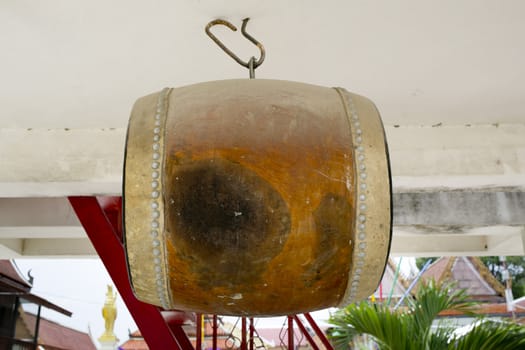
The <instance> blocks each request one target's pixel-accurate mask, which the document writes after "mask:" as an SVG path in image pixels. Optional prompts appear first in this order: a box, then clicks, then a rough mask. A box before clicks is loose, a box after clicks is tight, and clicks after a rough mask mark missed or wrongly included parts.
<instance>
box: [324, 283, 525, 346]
mask: <svg viewBox="0 0 525 350" xmlns="http://www.w3.org/2000/svg"><path fill="white" fill-rule="evenodd" d="M476 305H477V304H476V303H472V302H468V301H467V295H466V293H465V290H462V289H454V288H453V286H452V285H450V284H447V285H438V284H436V283H435V282H434V281H430V282H429V283H427V284H422V285H421V286H420V288H419V290H418V292H417V295H416V298H415V300H410V301H409V306H408V310H404V311H403V312H401V311H396V310H391V309H390V308H389V307H388V306H386V305H383V304H376V303H372V304H371V303H368V302H361V303H359V304H351V305H349V306H348V307H346V308H344V309H341V310H339V311H338V312H336V313H335V314H334V315H332V316H331V318H330V323H331V324H333V325H334V327H333V328H332V329H331V331H330V333H329V337H330V338H331V340H332V342H333V343H334V346H335V347H336V349H341V350H342V349H349V348H362V345H361V346H360V345H359V342H358V341H356V339H357V338H356V336H357V335H367V336H369V337H371V338H372V339H373V341H374V343H375V345H376V348H377V349H380V350H444V349H454V350H466V349H469V350H471V349H480V350H492V349H494V350H496V349H497V350H507V349H508V350H517V349H525V328H524V327H522V326H520V325H517V324H513V323H510V322H495V321H488V320H483V321H480V322H477V323H475V326H474V327H473V328H472V329H471V330H470V331H469V332H468V333H466V334H462V335H460V334H456V333H455V332H454V328H452V327H447V326H444V325H440V326H439V327H437V329H432V323H433V322H434V320H435V319H436V318H437V316H438V314H439V313H440V312H441V311H444V310H456V311H460V312H463V313H466V314H470V315H472V314H473V311H474V309H475V307H476Z"/></svg>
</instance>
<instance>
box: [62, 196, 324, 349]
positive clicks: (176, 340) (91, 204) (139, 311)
mask: <svg viewBox="0 0 525 350" xmlns="http://www.w3.org/2000/svg"><path fill="white" fill-rule="evenodd" d="M69 202H70V203H71V206H72V207H73V209H74V211H75V213H76V215H77V217H78V219H79V220H80V223H81V224H82V226H83V227H84V230H85V231H86V233H87V235H88V237H89V239H90V240H91V243H92V244H93V246H94V247H95V250H96V251H97V254H98V255H99V257H100V259H101V260H102V262H103V263H104V266H105V267H106V269H107V271H108V273H109V275H110V276H111V278H112V280H113V283H115V286H116V288H117V290H118V292H119V293H120V296H121V297H122V299H123V300H124V302H125V304H126V306H127V308H128V310H129V312H130V313H131V315H132V316H133V318H134V320H135V322H136V324H137V326H138V327H139V330H140V333H141V334H142V336H143V337H144V340H145V341H146V343H147V344H148V347H149V348H150V349H151V350H166V349H170V350H194V348H193V345H192V344H191V342H190V340H189V338H188V336H187V335H186V333H185V332H184V329H183V328H182V324H183V323H184V322H185V321H186V320H188V319H189V318H192V317H190V315H188V314H187V313H184V312H177V311H162V310H161V309H159V308H157V307H155V306H153V305H150V304H146V303H143V302H141V301H139V300H138V299H137V298H135V295H134V294H133V290H132V289H131V284H130V281H129V277H128V270H127V265H126V257H125V251H124V245H123V243H122V220H121V218H122V199H121V198H120V197H101V198H98V199H97V198H96V197H69ZM202 317H203V315H202V314H198V315H196V317H195V323H196V328H197V331H196V335H197V339H196V345H197V346H196V348H197V349H200V348H201V347H202V339H201V338H202V322H201V320H202ZM304 317H305V318H306V320H307V321H308V323H309V324H310V326H311V327H312V329H313V330H314V332H315V333H316V335H317V336H318V337H319V338H320V340H321V341H322V343H323V345H324V346H325V347H326V349H327V350H333V347H332V345H331V344H330V342H329V341H328V339H327V338H326V336H325V334H324V333H323V332H322V331H321V329H320V328H319V327H318V326H317V324H316V322H315V321H314V319H313V318H312V317H311V316H310V314H308V313H306V314H304ZM246 321H247V320H246V318H245V317H243V318H242V323H241V324H242V339H241V349H242V350H248V348H249V349H250V350H253V347H254V333H255V332H256V331H255V328H254V323H253V318H250V325H249V334H247V333H248V329H247V322H246ZM294 321H295V322H296V323H297V325H298V327H299V329H300V331H301V333H302V334H303V335H304V336H305V337H306V339H307V340H308V342H309V343H310V345H311V346H312V348H313V349H314V350H319V347H318V346H317V344H316V343H315V342H314V339H313V338H312V336H311V335H310V334H309V333H308V330H307V329H306V327H305V326H304V324H303V323H302V321H301V319H300V318H299V317H297V315H291V316H288V349H293V348H294V330H293V322H294ZM247 338H249V339H247ZM213 349H214V350H215V349H217V316H216V315H214V316H213Z"/></svg>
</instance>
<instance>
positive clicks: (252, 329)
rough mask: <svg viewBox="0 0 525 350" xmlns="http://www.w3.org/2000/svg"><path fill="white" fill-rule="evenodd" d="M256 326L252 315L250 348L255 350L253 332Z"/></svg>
mask: <svg viewBox="0 0 525 350" xmlns="http://www.w3.org/2000/svg"><path fill="white" fill-rule="evenodd" d="M254 330H255V326H254V324H253V317H250V350H253V333H254Z"/></svg>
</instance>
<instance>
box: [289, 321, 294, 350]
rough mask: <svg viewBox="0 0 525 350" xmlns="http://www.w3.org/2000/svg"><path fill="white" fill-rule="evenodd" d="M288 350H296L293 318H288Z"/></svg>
mask: <svg viewBox="0 0 525 350" xmlns="http://www.w3.org/2000/svg"><path fill="white" fill-rule="evenodd" d="M288 350H294V344H293V316H288Z"/></svg>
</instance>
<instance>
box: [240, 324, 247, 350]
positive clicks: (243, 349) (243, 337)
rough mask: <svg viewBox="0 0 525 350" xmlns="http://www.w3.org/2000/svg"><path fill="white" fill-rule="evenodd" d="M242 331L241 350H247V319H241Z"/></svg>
mask: <svg viewBox="0 0 525 350" xmlns="http://www.w3.org/2000/svg"><path fill="white" fill-rule="evenodd" d="M241 325H242V326H241V329H242V335H241V350H247V346H246V317H243V318H241Z"/></svg>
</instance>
